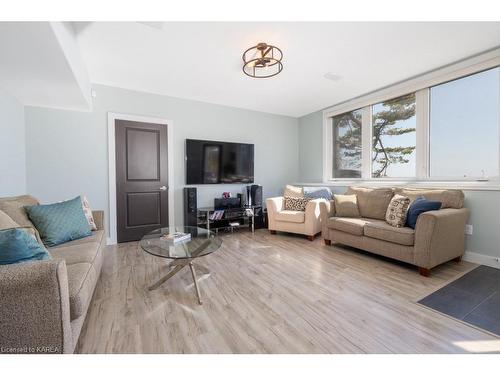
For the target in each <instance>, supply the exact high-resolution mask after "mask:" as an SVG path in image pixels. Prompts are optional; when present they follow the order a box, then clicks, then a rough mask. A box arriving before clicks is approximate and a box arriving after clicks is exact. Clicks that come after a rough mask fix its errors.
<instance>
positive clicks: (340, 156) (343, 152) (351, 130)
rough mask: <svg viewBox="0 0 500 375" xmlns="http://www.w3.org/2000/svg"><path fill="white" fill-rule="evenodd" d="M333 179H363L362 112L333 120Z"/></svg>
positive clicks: (343, 115)
mask: <svg viewBox="0 0 500 375" xmlns="http://www.w3.org/2000/svg"><path fill="white" fill-rule="evenodd" d="M332 134H333V163H332V167H333V168H332V176H333V178H360V177H361V110H356V111H352V112H348V113H344V114H341V115H338V116H334V117H333V118H332Z"/></svg>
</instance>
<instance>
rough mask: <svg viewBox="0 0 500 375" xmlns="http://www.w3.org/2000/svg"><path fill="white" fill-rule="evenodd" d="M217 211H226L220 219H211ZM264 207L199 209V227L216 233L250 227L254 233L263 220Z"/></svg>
mask: <svg viewBox="0 0 500 375" xmlns="http://www.w3.org/2000/svg"><path fill="white" fill-rule="evenodd" d="M215 211H224V214H223V216H222V217H221V218H220V219H211V218H210V217H211V215H212V214H213V213H214V212H215ZM262 215H263V211H262V206H243V207H235V208H226V209H216V208H214V207H202V208H198V214H197V218H198V223H197V224H198V225H197V226H198V227H202V228H206V229H208V230H213V231H215V232H216V233H217V232H218V231H219V229H227V228H229V229H231V231H232V230H233V229H234V228H239V227H248V229H249V230H251V231H252V233H254V232H255V227H256V224H258V223H260V222H261V221H262V219H263V217H262Z"/></svg>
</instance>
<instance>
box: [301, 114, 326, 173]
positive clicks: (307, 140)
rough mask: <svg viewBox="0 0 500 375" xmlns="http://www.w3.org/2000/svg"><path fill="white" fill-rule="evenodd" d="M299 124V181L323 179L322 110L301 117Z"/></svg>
mask: <svg viewBox="0 0 500 375" xmlns="http://www.w3.org/2000/svg"><path fill="white" fill-rule="evenodd" d="M299 124H300V126H299V140H300V141H299V166H300V170H299V173H300V181H301V182H320V181H321V180H322V179H323V143H322V139H323V112H321V111H319V112H314V113H311V114H309V115H307V116H304V117H301V118H300V119H299ZM318 141H319V142H318Z"/></svg>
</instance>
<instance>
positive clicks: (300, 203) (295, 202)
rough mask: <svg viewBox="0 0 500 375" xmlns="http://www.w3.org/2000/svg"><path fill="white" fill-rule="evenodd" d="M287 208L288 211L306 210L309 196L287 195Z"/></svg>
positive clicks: (285, 204)
mask: <svg viewBox="0 0 500 375" xmlns="http://www.w3.org/2000/svg"><path fill="white" fill-rule="evenodd" d="M284 199H285V203H284V206H285V210H287V211H305V210H306V206H307V202H309V201H310V199H308V198H296V197H287V196H285V198H284Z"/></svg>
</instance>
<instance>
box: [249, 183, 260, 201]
mask: <svg viewBox="0 0 500 375" xmlns="http://www.w3.org/2000/svg"><path fill="white" fill-rule="evenodd" d="M250 196H251V197H252V205H253V206H262V186H261V185H251V186H250Z"/></svg>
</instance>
